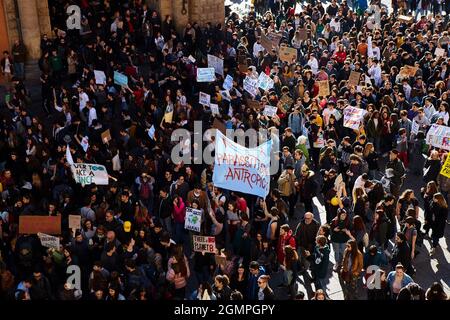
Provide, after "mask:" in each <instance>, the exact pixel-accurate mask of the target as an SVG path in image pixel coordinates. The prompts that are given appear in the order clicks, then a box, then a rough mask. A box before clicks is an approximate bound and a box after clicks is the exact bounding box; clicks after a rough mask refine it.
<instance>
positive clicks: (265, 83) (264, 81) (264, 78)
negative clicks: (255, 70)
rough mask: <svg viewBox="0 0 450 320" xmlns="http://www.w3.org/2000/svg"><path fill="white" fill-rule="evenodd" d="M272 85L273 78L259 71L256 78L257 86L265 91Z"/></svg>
mask: <svg viewBox="0 0 450 320" xmlns="http://www.w3.org/2000/svg"><path fill="white" fill-rule="evenodd" d="M273 85H274V82H273V80H272V79H271V78H270V77H269V76H268V75H267V74H265V73H264V72H261V74H260V75H259V78H258V87H260V88H261V89H263V90H264V91H267V90H269V89H272V88H273Z"/></svg>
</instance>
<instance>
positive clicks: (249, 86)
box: [243, 76, 258, 96]
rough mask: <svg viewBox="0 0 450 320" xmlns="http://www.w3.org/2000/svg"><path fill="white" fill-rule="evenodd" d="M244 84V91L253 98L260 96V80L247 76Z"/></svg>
mask: <svg viewBox="0 0 450 320" xmlns="http://www.w3.org/2000/svg"><path fill="white" fill-rule="evenodd" d="M243 84H244V90H245V91H247V92H248V93H250V94H251V95H252V96H256V95H257V94H258V79H254V78H251V77H248V76H247V77H245V79H244V82H243Z"/></svg>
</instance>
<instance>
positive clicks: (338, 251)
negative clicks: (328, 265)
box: [332, 242, 347, 265]
mask: <svg viewBox="0 0 450 320" xmlns="http://www.w3.org/2000/svg"><path fill="white" fill-rule="evenodd" d="M346 244H347V243H346V242H344V243H338V242H332V245H333V250H334V260H335V261H336V265H341V264H342V259H343V258H344V250H345V246H346Z"/></svg>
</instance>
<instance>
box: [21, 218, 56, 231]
mask: <svg viewBox="0 0 450 320" xmlns="http://www.w3.org/2000/svg"><path fill="white" fill-rule="evenodd" d="M39 232H42V233H47V234H57V235H58V234H61V216H56V217H51V216H20V217H19V234H37V233H39Z"/></svg>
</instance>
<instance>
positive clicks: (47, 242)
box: [37, 232, 60, 250]
mask: <svg viewBox="0 0 450 320" xmlns="http://www.w3.org/2000/svg"><path fill="white" fill-rule="evenodd" d="M37 235H38V237H39V240H41V244H42V246H43V247H46V248H51V249H55V250H59V245H60V244H59V238H58V237H54V236H51V235H48V234H45V233H41V232H39V233H38V234H37Z"/></svg>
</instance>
